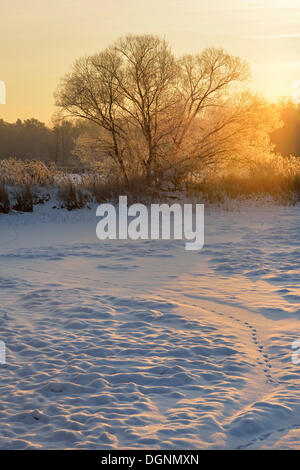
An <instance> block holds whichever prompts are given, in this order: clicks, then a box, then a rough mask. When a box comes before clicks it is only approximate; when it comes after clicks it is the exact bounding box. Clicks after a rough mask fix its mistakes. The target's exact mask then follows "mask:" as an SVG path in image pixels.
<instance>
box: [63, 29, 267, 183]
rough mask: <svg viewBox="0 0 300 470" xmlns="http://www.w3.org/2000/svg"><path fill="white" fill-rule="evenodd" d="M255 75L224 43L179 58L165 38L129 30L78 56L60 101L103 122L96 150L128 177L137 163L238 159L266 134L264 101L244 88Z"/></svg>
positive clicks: (146, 168) (155, 166) (153, 168)
mask: <svg viewBox="0 0 300 470" xmlns="http://www.w3.org/2000/svg"><path fill="white" fill-rule="evenodd" d="M248 77H249V69H248V66H247V65H246V64H245V63H244V62H243V61H242V60H241V59H240V58H238V57H233V56H231V55H229V54H228V53H226V52H225V51H224V50H223V49H216V48H208V49H205V50H204V51H203V52H202V53H201V54H198V55H194V56H192V55H185V56H183V57H181V58H180V59H178V60H176V59H175V58H174V56H173V54H172V52H171V51H170V48H169V46H168V44H167V43H166V41H164V40H162V39H160V38H158V37H156V36H152V35H141V36H135V35H128V36H126V37H125V38H121V39H119V40H117V41H116V42H115V43H114V44H113V45H112V46H110V47H108V48H107V49H106V50H104V51H103V52H100V53H98V54H95V55H93V56H90V57H84V58H82V59H80V60H78V61H77V62H76V63H75V64H74V66H73V70H72V72H71V73H70V74H68V75H67V76H66V77H65V78H64V79H63V80H62V82H61V84H60V87H59V89H58V92H57V94H56V96H57V99H56V101H57V104H58V106H59V107H60V108H62V109H63V110H64V111H65V112H66V113H69V114H70V115H71V116H73V117H77V118H83V119H86V120H88V121H90V122H91V123H93V125H94V126H95V128H98V129H99V131H98V132H95V137H94V144H95V143H96V145H93V148H94V155H95V154H96V153H97V155H98V158H100V159H101V158H103V159H105V158H107V157H109V158H112V159H113V161H114V162H115V164H116V165H118V167H119V169H120V171H121V174H122V175H123V178H124V180H125V181H128V174H129V172H131V171H134V170H136V171H141V172H143V173H144V174H145V175H146V176H147V177H152V176H153V175H155V174H157V173H158V172H159V171H160V172H161V173H163V171H164V170H166V169H168V168H175V169H180V171H181V172H182V173H184V171H195V170H196V171H198V170H199V168H201V166H204V165H209V164H212V163H213V162H216V161H222V159H223V160H225V159H227V158H229V156H230V155H231V156H234V157H235V158H238V156H240V155H241V153H242V150H241V148H242V144H243V145H244V147H245V146H247V145H248V144H249V142H250V141H252V140H255V138H256V137H255V135H256V134H255V132H256V133H257V132H260V131H261V132H263V133H264V135H265V134H266V132H267V125H265V124H264V123H263V122H261V121H260V116H259V110H261V109H263V107H264V105H263V103H262V102H261V101H260V100H258V99H257V98H255V97H253V96H252V95H251V94H249V93H248V92H246V91H243V89H242V87H241V85H242V84H243V82H245V81H246V80H247V79H248ZM87 142H88V141H85V143H84V146H83V148H86V147H87V146H86V143H87ZM96 147H97V152H95V149H96Z"/></svg>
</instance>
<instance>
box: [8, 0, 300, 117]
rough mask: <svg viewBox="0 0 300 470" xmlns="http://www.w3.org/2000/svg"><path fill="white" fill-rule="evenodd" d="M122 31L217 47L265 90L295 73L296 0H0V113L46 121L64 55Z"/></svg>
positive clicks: (68, 60)
mask: <svg viewBox="0 0 300 470" xmlns="http://www.w3.org/2000/svg"><path fill="white" fill-rule="evenodd" d="M129 32H130V33H137V34H138V33H154V34H159V35H161V36H164V37H165V38H166V39H167V40H168V41H169V43H170V44H171V46H172V48H173V51H174V53H175V54H177V55H179V54H183V53H185V52H190V53H196V52H199V51H201V50H202V49H203V48H204V47H206V46H221V47H224V48H225V49H227V50H228V51H229V52H230V53H232V54H236V55H240V56H241V57H243V58H244V59H246V60H247V61H248V62H249V63H250V65H251V69H252V76H253V80H252V82H251V87H252V88H253V89H255V90H257V91H259V92H262V93H264V94H265V95H266V96H267V97H268V98H272V99H273V98H276V97H277V96H281V95H291V92H292V91H291V84H292V82H293V81H295V80H299V79H300V0H0V80H3V81H5V82H6V86H7V104H5V105H0V118H3V119H5V120H7V121H14V120H15V119H16V118H18V117H20V118H22V119H24V118H28V117H33V116H34V117H36V118H38V119H41V120H43V121H45V122H49V121H50V118H51V115H52V113H53V111H54V105H53V92H54V90H55V88H56V86H57V83H58V81H59V79H60V77H61V76H63V75H64V73H65V72H67V71H68V70H69V68H70V65H71V64H72V62H73V61H74V60H75V59H76V58H78V57H80V56H82V55H85V54H90V53H94V52H96V51H98V50H101V49H102V48H104V47H106V46H107V45H108V44H110V43H111V42H112V41H114V40H115V39H116V38H117V37H119V36H122V35H124V34H126V33H129Z"/></svg>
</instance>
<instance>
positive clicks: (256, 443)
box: [0, 203, 300, 449]
mask: <svg viewBox="0 0 300 470" xmlns="http://www.w3.org/2000/svg"><path fill="white" fill-rule="evenodd" d="M95 211H96V208H93V209H91V210H88V209H82V210H77V211H72V212H67V211H65V210H55V209H52V208H51V206H49V205H45V206H40V207H37V208H36V209H35V212H34V213H33V214H20V213H15V214H10V215H0V340H2V341H5V343H6V348H7V351H6V352H7V363H6V364H4V365H0V394H1V402H0V403H1V404H0V430H1V431H0V448H1V449H40V448H44V449H69V448H73V449H79V448H87V449H115V448H118V449H143V448H147V449H223V448H229V449H260V448H262V449H272V448H276V449H292V448H293V449H300V365H295V364H293V363H292V360H291V357H292V349H291V346H292V343H293V342H294V341H295V340H300V322H299V319H300V291H299V284H300V269H299V216H300V206H294V207H290V206H285V207H283V206H276V205H274V204H269V203H265V204H253V203H251V204H246V203H244V204H240V205H236V207H234V208H233V210H224V209H220V208H219V209H218V208H212V207H209V208H206V213H205V224H206V227H205V246H204V249H203V250H201V251H199V252H197V251H195V252H193V251H192V252H188V251H185V249H184V242H182V241H174V240H173V241H123V240H122V241H106V242H103V241H99V240H97V239H96V232H95V229H96V223H97V221H98V220H97V218H96V216H95Z"/></svg>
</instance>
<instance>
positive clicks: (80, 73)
mask: <svg viewBox="0 0 300 470" xmlns="http://www.w3.org/2000/svg"><path fill="white" fill-rule="evenodd" d="M119 68H120V58H119V57H118V54H116V53H115V52H114V51H113V50H111V49H108V50H106V51H104V52H101V53H99V54H95V55H93V56H90V57H83V58H81V59H79V60H78V61H77V62H76V63H75V64H74V65H73V70H72V72H71V73H70V74H68V75H66V76H65V77H64V79H63V80H62V81H61V83H60V86H59V88H58V90H57V92H56V104H57V106H59V107H60V108H62V109H63V110H64V111H65V112H66V113H67V114H68V115H70V116H72V117H76V118H82V119H87V120H88V121H90V122H92V123H93V124H95V125H96V126H99V127H100V128H101V129H102V131H105V132H102V138H101V139H99V142H101V144H102V147H103V152H106V153H108V154H109V155H110V156H111V158H113V159H114V160H115V161H116V162H117V164H118V165H119V168H120V170H121V173H122V175H123V178H124V180H125V181H128V176H127V171H126V165H125V162H124V159H123V156H122V151H121V146H120V139H121V135H122V128H121V125H120V119H121V116H120V109H121V108H120V106H122V101H123V97H122V93H121V90H120V87H119V85H118V81H116V79H115V76H117V75H118V73H117V70H118V69H119ZM103 155H104V153H103Z"/></svg>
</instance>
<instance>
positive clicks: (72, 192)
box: [57, 182, 86, 211]
mask: <svg viewBox="0 0 300 470" xmlns="http://www.w3.org/2000/svg"><path fill="white" fill-rule="evenodd" d="M57 196H58V198H59V199H60V201H61V202H62V204H63V207H65V208H66V209H67V210H68V211H71V210H73V209H81V208H82V207H84V206H85V203H86V197H85V195H84V193H83V191H82V189H81V188H80V187H79V186H76V185H75V184H74V183H72V182H68V183H66V184H64V185H61V186H60V188H59V190H58V192H57Z"/></svg>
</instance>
